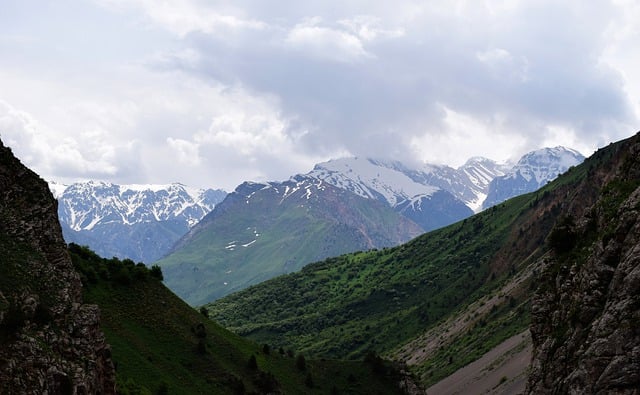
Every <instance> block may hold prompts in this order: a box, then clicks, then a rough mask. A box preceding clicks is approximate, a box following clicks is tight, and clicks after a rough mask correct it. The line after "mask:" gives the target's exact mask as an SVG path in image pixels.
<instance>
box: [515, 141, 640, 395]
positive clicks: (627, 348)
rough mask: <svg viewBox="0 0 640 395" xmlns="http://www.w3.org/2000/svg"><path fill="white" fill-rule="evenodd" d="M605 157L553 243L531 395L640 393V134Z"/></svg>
mask: <svg viewBox="0 0 640 395" xmlns="http://www.w3.org/2000/svg"><path fill="white" fill-rule="evenodd" d="M605 154H606V155H608V157H607V158H603V159H602V161H603V163H604V166H593V167H592V168H591V169H590V170H589V175H588V177H587V180H586V182H584V183H582V185H581V186H580V187H579V188H577V191H576V195H574V196H573V197H572V198H571V199H570V200H571V202H566V203H567V204H566V205H567V206H568V207H569V208H570V210H567V211H565V212H566V213H567V214H566V216H565V217H564V218H563V219H562V220H561V221H559V222H558V223H557V224H556V227H555V228H554V230H553V231H552V232H551V234H550V236H549V238H548V242H549V244H550V246H551V247H552V249H553V252H552V253H551V254H550V255H548V256H547V257H545V269H544V272H543V273H542V276H541V278H540V283H539V287H538V290H537V291H536V294H535V296H534V299H533V303H532V324H531V334H532V338H533V345H534V354H533V361H532V366H531V373H530V376H529V382H528V388H527V392H528V393H532V394H541V393H542V394H544V393H553V394H611V393H616V394H640V134H639V135H636V136H634V137H632V138H630V139H628V140H625V141H623V142H622V143H620V144H618V145H617V146H614V147H609V148H607V151H606V153H605ZM603 155H604V154H603ZM594 190H598V191H599V194H598V196H597V198H596V199H595V202H594V201H593V199H591V198H592V197H593V193H592V192H593V191H594ZM579 202H583V203H584V202H587V204H584V205H583V206H582V207H580V205H579V204H578V203H579Z"/></svg>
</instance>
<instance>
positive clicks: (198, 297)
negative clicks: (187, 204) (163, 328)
mask: <svg viewBox="0 0 640 395" xmlns="http://www.w3.org/2000/svg"><path fill="white" fill-rule="evenodd" d="M422 232H423V230H422V229H421V228H420V227H419V226H418V225H416V224H415V223H414V222H412V221H410V220H409V219H407V218H405V217H404V216H402V215H400V214H399V213H397V212H396V211H394V210H393V209H392V208H391V207H389V206H388V205H387V204H385V203H382V202H380V201H378V200H376V199H366V198H364V197H361V196H358V195H357V194H355V193H352V192H350V191H348V190H346V189H341V188H337V187H335V186H334V185H331V184H329V183H327V182H325V181H323V180H319V179H317V178H314V177H311V176H308V175H299V176H296V177H294V178H292V179H290V180H288V181H285V182H270V183H250V182H246V183H243V184H241V185H240V186H238V188H236V190H235V191H234V192H233V193H231V194H229V195H228V196H227V197H226V198H225V200H224V201H223V202H222V203H220V204H219V205H217V206H216V207H215V208H214V210H213V211H212V212H211V213H209V214H208V215H207V216H206V217H205V218H203V219H202V221H200V223H199V224H198V225H196V226H194V227H193V229H191V230H190V231H189V233H187V234H186V235H185V236H184V237H183V238H182V239H181V240H180V242H179V243H177V245H176V247H175V249H174V251H173V253H171V254H170V255H168V256H167V257H166V258H164V259H161V260H159V261H158V262H157V263H158V265H160V266H161V267H162V270H163V272H164V273H165V280H166V284H167V285H168V286H169V288H171V289H172V290H173V291H174V292H175V293H176V294H178V295H179V296H181V297H182V298H184V299H185V300H186V301H188V302H189V303H191V304H194V305H197V304H202V303H205V302H208V301H211V300H214V299H216V298H219V297H221V296H224V295H227V294H229V293H231V292H233V291H237V290H240V289H243V288H246V287H247V286H249V285H251V284H256V283H258V282H260V281H264V280H266V279H269V278H272V277H274V276H276V275H279V274H283V273H288V272H292V271H296V270H299V269H300V268H302V267H303V266H304V265H306V264H308V263H310V262H314V261H318V260H321V259H324V258H327V257H330V256H336V255H340V254H343V253H346V252H351V251H357V250H369V249H374V248H382V247H390V246H394V245H397V244H400V243H402V242H404V241H407V240H409V239H411V238H413V237H415V236H418V235H419V234H421V233H422Z"/></svg>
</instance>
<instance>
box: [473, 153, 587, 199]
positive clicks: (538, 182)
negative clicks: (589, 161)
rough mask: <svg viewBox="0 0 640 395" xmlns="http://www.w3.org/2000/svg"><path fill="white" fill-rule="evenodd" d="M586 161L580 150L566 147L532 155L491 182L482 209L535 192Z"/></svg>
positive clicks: (526, 156)
mask: <svg viewBox="0 0 640 395" xmlns="http://www.w3.org/2000/svg"><path fill="white" fill-rule="evenodd" d="M584 159H585V158H584V156H583V155H582V154H581V153H579V152H578V151H576V150H572V149H570V148H565V147H555V148H543V149H540V150H536V151H532V152H529V153H528V154H526V155H524V156H523V157H522V158H521V159H520V160H519V161H518V163H517V164H516V165H515V166H514V167H513V168H512V169H511V170H510V171H509V172H508V173H507V174H505V175H504V176H501V177H496V178H495V179H494V180H493V181H491V183H490V184H489V191H488V194H487V198H486V200H485V201H484V203H483V204H482V207H483V208H488V207H491V206H494V205H496V204H499V203H501V202H503V201H505V200H507V199H509V198H512V197H514V196H518V195H522V194H524V193H528V192H533V191H535V190H537V189H539V188H541V187H542V186H544V185H545V184H547V183H548V182H550V181H553V180H554V179H555V178H556V177H558V176H559V175H560V174H562V173H564V172H565V171H567V169H569V167H571V166H575V165H578V164H580V163H582V162H583V161H584Z"/></svg>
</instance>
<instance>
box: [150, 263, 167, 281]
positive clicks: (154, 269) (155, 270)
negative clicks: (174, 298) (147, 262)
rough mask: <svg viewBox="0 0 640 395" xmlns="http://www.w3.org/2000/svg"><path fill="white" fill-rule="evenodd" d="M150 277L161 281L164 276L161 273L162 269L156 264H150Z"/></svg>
mask: <svg viewBox="0 0 640 395" xmlns="http://www.w3.org/2000/svg"><path fill="white" fill-rule="evenodd" d="M151 277H153V278H155V279H156V280H158V281H163V280H164V276H163V275H162V269H161V268H160V266H158V265H153V266H151Z"/></svg>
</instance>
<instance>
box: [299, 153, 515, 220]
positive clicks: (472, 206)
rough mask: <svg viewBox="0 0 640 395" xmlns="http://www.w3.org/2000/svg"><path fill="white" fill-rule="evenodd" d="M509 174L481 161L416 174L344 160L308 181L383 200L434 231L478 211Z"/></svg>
mask: <svg viewBox="0 0 640 395" xmlns="http://www.w3.org/2000/svg"><path fill="white" fill-rule="evenodd" d="M506 170H507V169H506V166H505V165H500V164H498V163H496V162H494V161H492V160H490V159H486V158H480V157H476V158H471V159H469V160H468V161H467V162H466V163H465V164H464V165H463V166H461V167H459V168H458V169H454V168H452V167H449V166H442V165H431V164H424V165H421V166H419V167H417V168H415V167H413V168H412V167H410V166H407V165H405V164H403V163H401V162H398V161H382V160H375V159H366V158H342V159H337V160H331V161H328V162H324V163H320V164H318V165H316V166H315V168H314V169H313V170H312V171H311V172H309V173H307V175H309V176H312V177H315V178H318V179H321V180H324V181H326V182H328V183H330V184H332V185H335V186H337V187H339V188H343V189H347V190H349V191H351V192H354V193H356V194H358V195H360V196H363V197H367V198H370V199H378V200H381V201H383V202H385V203H387V204H388V205H390V206H391V207H394V208H396V209H397V210H398V211H400V212H402V213H403V214H404V215H406V216H407V217H409V218H411V219H413V220H414V221H416V222H417V223H418V224H419V225H421V226H423V228H424V229H425V230H431V229H435V228H437V227H441V226H444V225H448V224H449V223H452V222H455V221H457V220H460V219H462V218H465V217H467V216H469V215H471V214H473V212H474V211H477V210H478V209H479V208H480V207H481V205H482V201H483V200H484V198H485V197H486V195H487V192H488V186H489V183H490V182H491V180H492V179H493V178H495V177H497V176H501V175H503V174H505V172H506ZM465 206H466V207H465ZM434 217H441V218H440V219H437V218H434ZM434 219H436V220H435V221H434Z"/></svg>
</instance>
